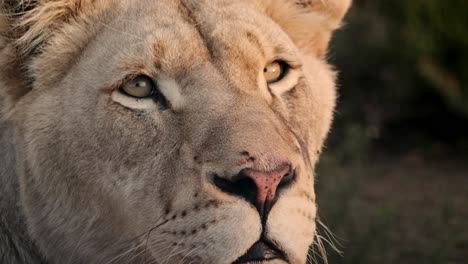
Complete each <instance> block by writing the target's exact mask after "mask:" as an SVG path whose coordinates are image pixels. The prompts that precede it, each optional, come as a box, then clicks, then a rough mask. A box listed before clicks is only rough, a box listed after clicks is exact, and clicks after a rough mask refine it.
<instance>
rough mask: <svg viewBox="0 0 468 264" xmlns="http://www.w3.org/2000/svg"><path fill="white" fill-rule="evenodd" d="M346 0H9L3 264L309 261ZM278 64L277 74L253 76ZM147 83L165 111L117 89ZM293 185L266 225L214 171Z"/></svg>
mask: <svg viewBox="0 0 468 264" xmlns="http://www.w3.org/2000/svg"><path fill="white" fill-rule="evenodd" d="M349 5H350V0H309V1H305V0H297V1H295V0H256V1H250V0H235V1H234V0H215V1H214V0H177V1H174V0H160V1H150V0H148V1H146V0H144V1H130V0H106V1H99V0H23V1H13V0H2V1H1V2H0V9H1V16H0V109H1V110H2V118H1V120H2V121H0V129H1V130H0V136H1V138H0V155H1V156H0V161H1V164H2V167H1V168H0V177H1V178H0V186H1V187H0V262H1V263H152V262H155V263H220V264H221V263H223V264H224V263H226V264H228V263H233V262H234V261H235V260H236V259H238V258H239V257H240V256H241V255H243V254H244V253H245V252H246V251H247V250H248V249H249V248H250V247H251V246H252V245H253V244H254V243H255V242H256V241H258V240H259V239H260V237H262V236H263V237H264V238H266V239H268V240H269V241H270V242H271V243H272V244H274V246H275V247H277V248H278V249H280V250H281V251H282V252H283V253H284V255H285V260H274V261H270V262H268V263H285V261H287V262H288V263H291V264H296V263H297V264H299V263H305V262H306V259H307V252H308V248H309V246H310V245H311V243H312V242H313V238H314V234H315V221H316V211H317V207H316V204H315V193H314V175H313V171H314V166H315V163H316V162H317V160H318V156H319V153H320V150H321V148H322V144H323V141H324V139H325V137H326V135H327V133H328V130H329V128H330V123H331V120H332V112H333V109H334V103H335V73H334V72H333V71H332V70H331V69H330V66H329V65H328V64H327V62H326V61H325V59H324V57H325V54H326V49H327V45H328V41H329V39H330V36H331V34H332V32H333V30H335V29H336V28H338V27H339V25H340V23H341V20H342V18H343V16H344V14H345V13H346V10H347V9H348V7H349ZM275 60H281V61H285V62H287V63H288V64H289V65H290V66H291V68H290V70H289V71H288V73H287V75H286V76H285V77H284V79H285V80H282V81H279V82H277V83H273V84H269V85H268V84H267V83H266V81H265V79H264V78H263V69H264V67H265V65H267V64H268V63H270V62H272V61H275ZM134 75H146V76H149V77H151V78H152V79H153V80H154V81H155V83H156V84H157V86H158V88H159V91H160V92H161V94H163V95H164V96H165V98H166V99H167V101H168V102H169V109H164V108H162V107H161V105H158V102H156V101H152V100H146V99H140V100H136V99H134V98H131V97H128V96H125V95H123V94H122V93H120V92H119V89H118V88H119V87H120V86H121V85H122V84H123V83H125V81H126V80H128V78H129V76H134ZM283 162H288V163H289V164H291V166H292V167H293V168H294V170H295V171H296V178H295V180H294V182H293V183H292V184H291V186H289V187H288V188H285V189H284V190H282V191H281V193H280V194H279V197H278V199H277V200H276V203H275V204H274V206H273V207H272V209H271V212H270V213H269V215H268V218H267V220H266V222H265V223H264V224H262V219H260V215H259V213H258V212H257V210H256V209H255V207H254V206H253V205H252V204H250V203H249V202H248V201H246V200H244V199H242V198H239V197H237V196H234V195H231V194H228V193H225V192H223V191H221V190H220V189H219V188H217V187H216V186H215V184H214V183H213V175H221V176H222V177H223V178H225V179H226V180H234V178H235V176H236V175H237V174H238V173H239V171H241V170H242V169H246V168H250V169H255V170H259V171H271V170H273V169H275V168H276V167H278V166H279V165H280V164H282V163H283Z"/></svg>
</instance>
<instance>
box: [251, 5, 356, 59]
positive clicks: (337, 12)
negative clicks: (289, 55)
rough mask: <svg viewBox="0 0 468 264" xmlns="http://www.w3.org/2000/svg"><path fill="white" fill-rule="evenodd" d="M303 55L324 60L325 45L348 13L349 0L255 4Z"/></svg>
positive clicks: (326, 47) (326, 46)
mask: <svg viewBox="0 0 468 264" xmlns="http://www.w3.org/2000/svg"><path fill="white" fill-rule="evenodd" d="M257 2H258V4H259V6H260V8H261V9H263V10H264V12H265V13H266V14H267V15H269V16H270V17H271V18H272V19H273V20H274V21H275V22H276V23H278V24H279V25H280V26H281V27H282V28H283V29H284V30H285V31H286V32H287V33H288V34H289V36H290V37H291V39H292V40H293V41H294V42H295V43H296V45H297V46H298V47H299V48H301V49H302V50H304V51H305V52H312V53H314V54H316V55H317V56H319V57H323V56H325V54H326V52H327V49H328V42H329V41H330V38H331V35H332V33H333V31H334V30H336V29H338V28H339V27H340V25H341V21H342V19H343V17H344V15H345V14H346V12H347V11H348V9H349V7H350V5H351V0H257Z"/></svg>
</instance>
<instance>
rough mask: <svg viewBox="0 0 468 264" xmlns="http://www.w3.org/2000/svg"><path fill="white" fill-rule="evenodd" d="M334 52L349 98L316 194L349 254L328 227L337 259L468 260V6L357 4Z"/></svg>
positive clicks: (414, 0) (363, 263)
mask: <svg viewBox="0 0 468 264" xmlns="http://www.w3.org/2000/svg"><path fill="white" fill-rule="evenodd" d="M329 57H330V61H331V62H332V63H333V64H334V65H336V67H337V68H338V69H339V71H340V79H339V83H340V87H339V94H340V97H339V101H338V108H337V113H336V119H335V124H334V127H333V130H332V133H331V135H330V138H329V140H328V142H327V144H326V149H325V151H324V154H323V156H322V159H321V161H320V164H319V167H318V171H317V195H318V205H319V216H320V219H321V221H322V222H323V223H324V224H325V225H326V226H328V227H329V228H330V230H331V231H332V232H333V234H334V235H335V237H336V241H335V242H334V244H335V245H336V246H337V248H338V249H339V250H341V251H342V254H341V255H340V254H339V253H337V252H336V251H334V250H333V249H332V248H331V246H330V245H327V242H326V241H325V240H333V238H332V237H330V235H329V234H327V231H326V230H325V228H323V227H321V228H319V232H320V235H322V236H323V238H324V241H323V242H324V244H325V246H326V248H327V252H328V259H329V263H331V264H336V263H346V264H351V263H353V264H354V263H360V264H367V263H373V264H375V263H379V264H385V263H392V264H393V263H403V264H405V263H409V264H413V263H414V264H431V263H434V264H438V263H444V264H445V263H447V264H452V263H454V264H455V263H457V264H458V263H460V264H462V263H468V1H464V0H451V1H442V0H411V1H401V0H400V1H391V0H386V1H384V0H382V1H375V0H354V6H353V8H352V10H351V11H350V14H349V15H348V17H347V19H346V24H345V26H344V27H343V29H342V30H340V31H339V32H338V33H337V35H336V37H335V39H334V41H333V43H332V48H331V52H330V56H329ZM315 250H316V251H317V250H318V249H317V248H316V249H315ZM312 258H313V253H311V259H312ZM316 258H317V262H318V263H323V260H320V257H319V256H316Z"/></svg>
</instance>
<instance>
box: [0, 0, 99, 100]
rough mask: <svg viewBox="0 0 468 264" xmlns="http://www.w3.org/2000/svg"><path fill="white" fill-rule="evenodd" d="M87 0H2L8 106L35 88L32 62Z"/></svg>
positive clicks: (2, 70)
mask: <svg viewBox="0 0 468 264" xmlns="http://www.w3.org/2000/svg"><path fill="white" fill-rule="evenodd" d="M85 1H91V0H0V96H2V97H3V98H2V99H3V101H4V104H7V107H8V106H11V105H12V104H13V103H14V102H15V101H17V100H18V99H19V98H21V97H22V96H23V95H25V94H26V93H28V91H29V90H30V89H31V87H32V85H33V82H34V72H33V71H32V70H31V69H30V67H29V65H30V64H31V61H32V60H33V59H34V58H35V57H37V56H38V55H40V53H41V50H42V49H43V48H44V47H45V46H46V45H47V43H48V42H49V40H50V39H51V37H52V36H53V35H54V34H55V33H56V32H57V31H59V30H61V28H62V27H63V24H64V23H67V22H70V21H73V20H74V19H75V18H76V17H78V14H79V13H80V11H81V9H82V8H81V7H82V5H83V2H85ZM5 101H6V103H5ZM0 103H1V102H0Z"/></svg>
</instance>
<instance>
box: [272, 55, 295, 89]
mask: <svg viewBox="0 0 468 264" xmlns="http://www.w3.org/2000/svg"><path fill="white" fill-rule="evenodd" d="M272 63H278V64H279V66H280V69H281V74H280V76H278V78H276V80H274V81H269V82H268V81H267V84H274V83H277V82H280V81H281V80H283V79H284V78H285V77H286V76H287V75H288V74H289V72H290V71H291V69H292V68H293V67H292V66H291V65H290V64H289V63H288V62H287V61H285V60H281V59H277V60H272V61H271V62H268V63H267V64H266V65H269V64H272Z"/></svg>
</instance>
